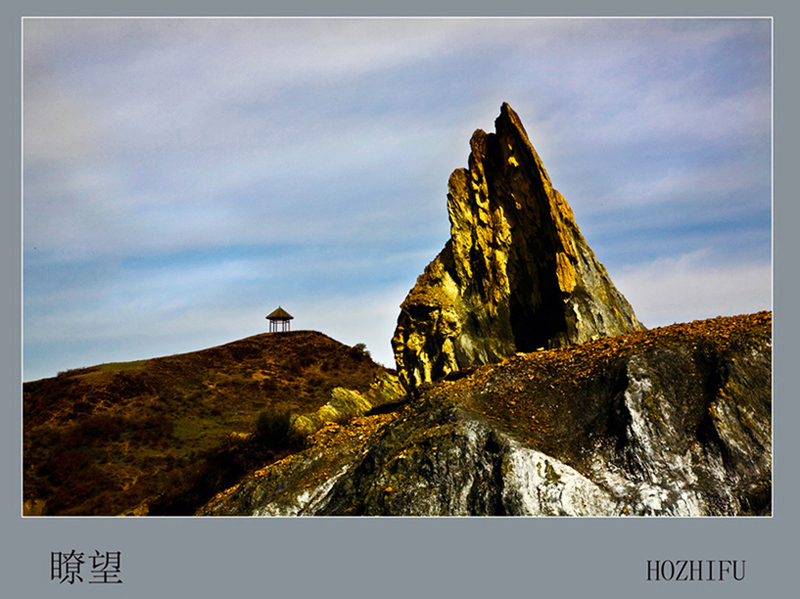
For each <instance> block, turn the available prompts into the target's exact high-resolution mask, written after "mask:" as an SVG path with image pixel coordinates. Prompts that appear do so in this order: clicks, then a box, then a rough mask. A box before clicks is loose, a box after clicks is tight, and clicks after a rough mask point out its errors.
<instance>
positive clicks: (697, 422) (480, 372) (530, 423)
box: [198, 312, 772, 516]
mask: <svg viewBox="0 0 800 599" xmlns="http://www.w3.org/2000/svg"><path fill="white" fill-rule="evenodd" d="M771 324H772V319H771V314H770V313H768V312H762V313H758V314H753V315H745V316H738V317H727V318H721V317H720V318H716V319H712V320H707V321H697V322H693V323H688V324H682V325H673V326H671V327H664V328H660V329H654V330H652V331H635V332H631V333H628V334H625V335H621V336H617V337H611V338H604V339H598V340H594V341H589V342H586V343H584V344H582V345H576V346H568V347H559V348H554V349H551V350H543V351H538V352H531V353H527V354H518V355H514V356H512V357H511V358H508V359H506V360H504V361H503V362H501V363H499V364H494V365H486V366H481V367H477V368H474V369H472V370H470V371H462V372H460V373H458V378H457V380H443V381H440V382H438V383H436V384H427V385H424V386H422V387H420V388H419V389H418V390H417V391H416V392H415V393H414V394H413V397H412V398H411V399H410V400H409V401H408V403H407V404H406V405H405V406H403V407H402V409H400V410H398V411H395V412H391V413H388V414H372V415H365V416H361V417H358V418H355V419H354V420H352V421H351V422H349V423H346V424H334V423H329V424H327V425H326V426H324V427H323V428H322V429H321V430H319V431H318V432H317V433H315V434H314V435H312V436H311V438H310V445H309V447H308V448H307V449H305V450H304V451H303V452H301V453H299V454H297V455H294V456H290V457H288V458H286V459H284V460H281V461H279V462H277V463H275V464H273V465H271V466H269V467H267V468H265V469H262V470H261V471H259V472H257V473H255V474H254V475H253V476H250V477H248V478H247V479H246V480H245V481H243V482H242V483H241V484H239V485H237V486H236V487H233V488H231V489H229V490H227V491H225V492H224V493H222V494H220V495H218V496H217V497H216V498H214V499H213V500H212V501H211V502H209V503H208V504H207V505H206V506H204V507H203V508H202V509H201V510H200V511H199V512H198V514H199V515H251V516H253V515H255V516H258V515H416V516H425V515H428V516H433V515H450V516H452V515H528V516H545V515H546V516H625V515H629V516H634V515H638V516H644V515H671V516H733V515H768V514H769V513H770V511H771V488H772V487H771V461H772V460H771V458H772V455H771V439H772V435H771Z"/></svg>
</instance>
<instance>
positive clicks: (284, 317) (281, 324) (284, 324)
mask: <svg viewBox="0 0 800 599" xmlns="http://www.w3.org/2000/svg"><path fill="white" fill-rule="evenodd" d="M293 318H294V316H292V315H291V314H289V313H288V312H287V311H286V310H284V309H283V308H281V307H280V306H278V308H277V310H275V311H273V312H272V313H271V314H270V315H269V316H267V320H269V332H270V333H278V332H287V331H291V326H289V321H290V320H292V319H293Z"/></svg>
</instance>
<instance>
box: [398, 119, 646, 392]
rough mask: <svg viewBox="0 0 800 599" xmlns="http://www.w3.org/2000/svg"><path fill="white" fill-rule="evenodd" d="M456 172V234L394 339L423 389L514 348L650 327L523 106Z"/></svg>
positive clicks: (407, 306)
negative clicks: (559, 181) (535, 139)
mask: <svg viewBox="0 0 800 599" xmlns="http://www.w3.org/2000/svg"><path fill="white" fill-rule="evenodd" d="M470 148H471V153H470V155H469V162H468V164H469V167H468V168H460V169H457V170H455V171H454V172H453V173H452V175H450V181H449V184H448V194H447V211H448V215H449V218H450V239H449V240H448V242H447V243H446V244H445V247H444V249H443V250H442V252H441V253H440V254H439V255H438V256H437V257H436V258H435V259H434V260H433V261H432V262H431V263H430V264H429V265H428V266H427V267H426V268H425V271H424V273H423V274H422V275H420V276H419V277H418V278H417V282H416V285H415V286H414V288H413V289H411V291H410V292H409V294H408V296H407V297H406V299H405V301H404V302H403V303H402V305H401V306H400V309H401V312H400V316H399V318H398V321H397V328H396V330H395V334H394V337H393V338H392V347H393V349H394V355H395V360H396V362H397V369H398V372H399V374H400V379H401V381H402V384H403V386H404V387H405V388H406V389H407V390H411V389H414V388H416V387H418V386H419V385H421V384H422V383H425V382H428V381H432V380H436V379H437V378H440V377H442V376H445V375H447V374H450V373H452V372H455V371H458V370H461V369H464V368H466V367H469V366H472V365H476V364H487V363H493V362H498V361H500V360H502V359H504V358H506V357H508V356H510V355H513V354H514V353H516V352H520V351H521V352H529V351H534V350H536V349H538V348H548V347H556V346H561V345H567V344H571V343H582V342H584V341H587V340H589V339H591V338H596V337H599V336H609V335H619V334H622V333H624V332H626V331H629V330H634V329H641V328H643V327H642V325H641V323H639V321H638V320H637V319H636V316H635V315H634V312H633V309H632V308H631V306H630V304H629V303H628V301H627V300H626V299H625V298H624V297H623V295H622V294H621V293H620V292H619V291H618V290H617V289H616V288H615V287H614V284H613V283H612V282H611V280H610V279H609V276H608V273H607V272H606V270H605V268H604V267H603V265H602V264H600V263H599V262H598V261H597V260H596V259H595V256H594V253H593V252H592V250H591V249H590V248H589V246H588V245H587V243H586V241H585V239H584V238H583V235H582V234H581V232H580V230H579V229H578V226H577V224H575V218H574V216H573V214H572V210H571V209H570V207H569V205H568V204H567V202H566V200H565V199H564V198H563V196H562V195H561V194H560V193H559V192H558V191H557V190H555V189H554V188H553V186H552V184H551V182H550V177H549V176H548V175H547V172H546V171H545V169H544V166H543V165H542V162H541V160H540V159H539V156H538V155H537V153H536V150H534V148H533V146H532V145H531V142H530V141H529V139H528V134H527V133H526V131H525V128H524V127H523V125H522V122H521V121H520V118H519V116H518V115H517V114H516V112H514V110H513V109H512V108H511V107H510V106H509V105H508V104H507V103H504V104H503V105H502V107H501V110H500V116H499V117H498V118H497V119H496V120H495V133H486V132H484V131H482V130H480V129H478V130H477V131H475V133H474V134H473V135H472V139H471V140H470Z"/></svg>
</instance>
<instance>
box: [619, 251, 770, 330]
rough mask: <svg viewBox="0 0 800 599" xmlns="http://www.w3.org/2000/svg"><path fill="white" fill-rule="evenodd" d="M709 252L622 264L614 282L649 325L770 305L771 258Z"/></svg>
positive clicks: (751, 309)
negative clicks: (737, 259)
mask: <svg viewBox="0 0 800 599" xmlns="http://www.w3.org/2000/svg"><path fill="white" fill-rule="evenodd" d="M708 255H709V253H708V252H705V251H700V252H695V253H691V254H684V255H680V256H676V257H669V258H658V259H656V260H653V261H652V262H649V263H645V264H639V265H636V266H633V267H628V268H623V269H620V271H619V272H618V273H616V274H614V275H613V279H614V283H615V285H616V286H617V288H618V289H619V290H620V291H622V293H623V294H624V295H625V297H626V298H627V299H628V301H629V302H630V303H631V305H632V306H633V308H634V311H635V312H636V316H637V317H638V318H639V320H640V321H641V322H642V323H644V324H645V326H648V327H651V328H652V327H658V326H666V325H670V324H674V323H676V322H688V321H691V320H700V319H705V318H714V317H716V316H734V315H738V314H749V313H752V312H758V311H761V310H771V309H772V268H771V265H770V264H769V263H749V264H725V265H719V264H717V263H715V262H713V261H709V260H708V259H707V258H708Z"/></svg>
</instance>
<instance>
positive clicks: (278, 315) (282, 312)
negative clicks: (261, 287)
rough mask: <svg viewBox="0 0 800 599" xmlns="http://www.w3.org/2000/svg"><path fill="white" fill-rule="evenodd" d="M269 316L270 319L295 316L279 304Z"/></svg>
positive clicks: (289, 318)
mask: <svg viewBox="0 0 800 599" xmlns="http://www.w3.org/2000/svg"><path fill="white" fill-rule="evenodd" d="M267 318H269V319H270V320H292V319H293V318H294V316H292V315H291V314H289V313H288V312H287V311H286V310H284V309H283V308H281V307H280V306H278V308H277V309H276V310H273V312H272V313H271V314H270V315H269V316H267Z"/></svg>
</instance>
